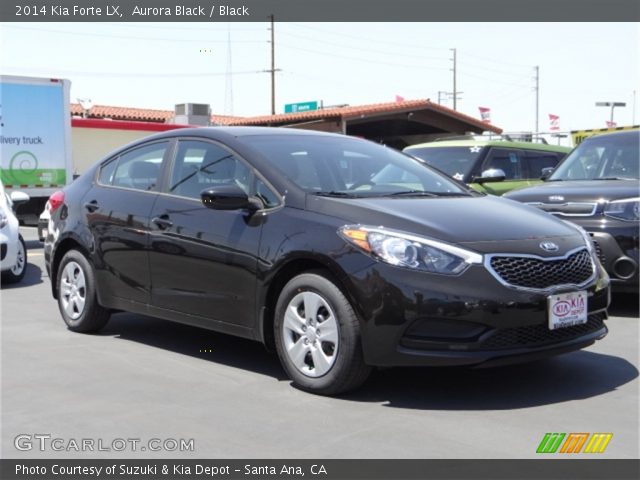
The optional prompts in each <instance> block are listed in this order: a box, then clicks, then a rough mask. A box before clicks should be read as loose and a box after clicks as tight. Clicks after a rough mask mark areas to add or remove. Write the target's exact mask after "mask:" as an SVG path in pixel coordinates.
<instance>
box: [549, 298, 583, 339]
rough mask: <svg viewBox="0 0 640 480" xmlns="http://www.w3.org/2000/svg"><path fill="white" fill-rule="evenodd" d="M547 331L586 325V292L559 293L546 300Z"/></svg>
mask: <svg viewBox="0 0 640 480" xmlns="http://www.w3.org/2000/svg"><path fill="white" fill-rule="evenodd" d="M547 305H548V311H549V330H555V329H557V328H564V327H573V326H574V325H580V324H583V323H587V292H586V291H579V292H570V293H561V294H560V295H551V296H549V297H548V298H547Z"/></svg>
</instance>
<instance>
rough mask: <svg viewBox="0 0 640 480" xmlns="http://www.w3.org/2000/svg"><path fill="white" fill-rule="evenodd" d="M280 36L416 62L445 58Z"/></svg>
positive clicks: (286, 33) (291, 34)
mask: <svg viewBox="0 0 640 480" xmlns="http://www.w3.org/2000/svg"><path fill="white" fill-rule="evenodd" d="M280 34H281V35H285V36H288V37H294V38H300V39H303V40H307V41H309V42H315V43H321V44H323V45H331V46H335V47H340V48H343V49H344V48H346V49H349V50H357V51H360V52H368V53H373V54H375V55H390V56H393V57H406V58H415V59H417V60H446V57H425V56H423V55H412V54H407V53H400V52H383V51H380V50H378V49H371V48H362V47H354V46H350V45H345V44H344V43H336V42H328V41H326V40H319V39H317V38H311V37H306V36H304V35H296V34H294V33H288V32H280Z"/></svg>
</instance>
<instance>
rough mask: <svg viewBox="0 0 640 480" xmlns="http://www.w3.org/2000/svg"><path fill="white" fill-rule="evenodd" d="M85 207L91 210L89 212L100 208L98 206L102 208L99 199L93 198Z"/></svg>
mask: <svg viewBox="0 0 640 480" xmlns="http://www.w3.org/2000/svg"><path fill="white" fill-rule="evenodd" d="M84 208H86V209H87V210H89V212H91V213H93V212H95V211H96V210H98V208H100V206H99V205H98V201H97V200H91V201H90V202H87V203H85V204H84Z"/></svg>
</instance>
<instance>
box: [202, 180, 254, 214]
mask: <svg viewBox="0 0 640 480" xmlns="http://www.w3.org/2000/svg"><path fill="white" fill-rule="evenodd" d="M200 199H201V200H202V204H203V205H204V206H205V207H207V208H211V209H213V210H243V209H247V210H249V211H251V212H255V211H256V210H260V209H261V208H263V207H264V206H263V205H262V202H261V201H260V200H259V199H257V198H255V197H250V196H249V195H247V193H246V192H245V191H244V190H243V189H242V188H240V187H239V186H238V185H235V184H228V185H219V186H216V187H212V188H207V189H205V190H203V191H202V192H201V193H200Z"/></svg>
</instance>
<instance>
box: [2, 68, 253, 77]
mask: <svg viewBox="0 0 640 480" xmlns="http://www.w3.org/2000/svg"><path fill="white" fill-rule="evenodd" d="M20 69H21V68H18V67H12V66H5V67H3V70H5V71H9V70H13V71H18V70H20ZM29 70H30V71H34V69H29ZM35 70H38V69H35ZM38 71H42V72H46V74H47V75H50V74H51V69H46V70H45V69H41V70H38ZM256 73H264V71H262V70H247V71H243V72H181V73H166V72H156V73H149V72H140V73H131V72H128V73H113V72H87V71H80V70H57V69H56V70H55V75H59V76H66V75H79V76H85V77H110V78H136V77H139V78H184V77H221V76H225V75H251V74H256Z"/></svg>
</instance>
